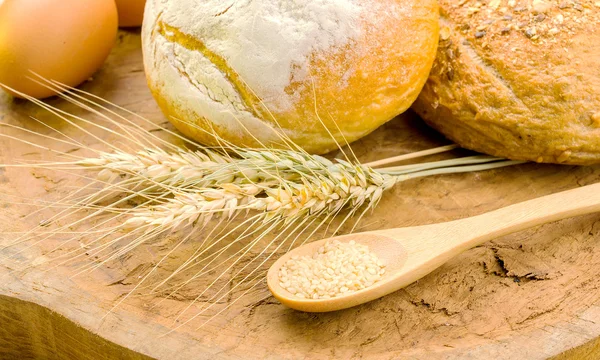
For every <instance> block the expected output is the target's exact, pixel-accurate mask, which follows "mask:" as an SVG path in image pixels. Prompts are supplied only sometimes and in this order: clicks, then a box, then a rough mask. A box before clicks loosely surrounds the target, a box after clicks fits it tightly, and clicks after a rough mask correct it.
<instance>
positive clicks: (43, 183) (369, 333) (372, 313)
mask: <svg viewBox="0 0 600 360" xmlns="http://www.w3.org/2000/svg"><path fill="white" fill-rule="evenodd" d="M82 88H83V89H85V90H87V91H90V92H91V93H93V94H95V95H98V96H100V97H103V98H105V99H107V100H109V101H111V102H114V103H116V104H118V105H121V106H124V107H125V108H127V109H129V110H131V111H133V112H135V113H137V114H140V115H142V116H145V117H147V118H149V119H151V120H153V121H155V122H156V123H159V124H166V119H165V118H164V116H163V115H162V114H161V113H160V112H159V110H158V108H157V106H156V104H155V102H154V100H153V99H152V97H151V95H150V93H149V91H148V89H147V87H146V84H145V78H144V73H143V66H142V59H141V51H140V38H139V34H137V33H135V32H121V33H120V36H119V43H118V46H117V47H116V48H115V50H114V51H113V53H112V54H111V57H110V58H109V60H108V62H107V63H106V65H105V66H104V68H103V69H102V70H101V71H100V72H99V73H98V74H96V75H95V76H94V78H93V79H92V80H90V81H89V82H87V83H86V84H84V85H83V86H82ZM48 102H49V103H51V104H52V105H54V106H57V107H59V108H62V109H66V110H68V111H71V112H73V113H76V114H80V115H84V116H87V117H89V118H93V115H89V113H88V112H87V111H86V110H83V109H79V108H77V107H75V106H74V105H71V104H67V103H65V102H64V101H62V100H60V99H50V100H48ZM32 116H33V117H35V118H37V119H39V120H41V121H42V122H44V123H47V124H52V125H54V126H57V127H59V128H60V129H61V131H64V132H65V133H67V134H69V133H70V132H71V131H72V130H73V129H71V128H69V127H68V126H66V125H64V124H60V123H59V122H57V121H56V119H55V118H54V116H53V115H51V114H49V113H47V112H45V111H43V110H41V109H40V108H39V107H37V106H35V105H34V104H31V103H27V102H25V101H21V100H14V99H11V98H10V97H8V96H6V95H2V96H1V97H0V118H1V121H2V122H4V123H9V124H14V125H19V126H23V127H26V128H28V129H31V130H34V131H36V132H41V133H48V134H49V133H50V130H49V129H48V128H46V127H44V126H42V125H40V124H39V123H36V122H35V121H33V120H32V119H31V118H30V117H32ZM0 131H1V132H3V133H9V132H10V133H13V132H12V130H11V129H6V128H0ZM13 134H14V133H13ZM21 136H22V138H24V139H33V138H30V136H29V135H27V134H22V135H21ZM80 140H81V141H85V142H86V143H87V144H88V145H89V146H92V147H95V148H102V144H101V143H100V142H98V141H94V139H90V138H85V137H82V138H81V139H80ZM105 140H106V141H114V139H112V138H111V137H110V136H108V135H107V137H106V139H105ZM446 143H447V141H446V140H445V139H443V138H442V137H441V136H439V135H437V134H436V133H435V132H433V131H432V130H430V129H428V128H427V127H426V126H425V125H423V123H422V122H421V121H420V119H418V118H417V117H416V116H414V115H413V114H411V113H408V114H405V115H403V116H401V117H398V118H397V119H395V120H393V121H391V122H389V123H388V124H387V125H385V126H383V127H382V128H380V129H378V130H377V131H375V132H374V133H372V134H371V135H370V136H368V137H366V138H364V139H363V140H360V141H358V142H356V143H355V144H353V149H354V151H355V153H356V154H357V156H358V157H359V158H360V159H361V160H362V161H372V160H376V159H379V158H383V157H387V156H393V155H398V154H402V153H406V152H411V151H417V150H422V149H426V148H430V147H434V146H439V145H443V144H446ZM63 150H71V151H74V152H77V151H80V149H63ZM458 153H460V151H459V152H458ZM458 153H457V154H458ZM335 155H336V154H332V156H335ZM51 158H52V154H48V153H47V152H44V151H42V150H40V149H35V148H32V147H31V146H28V145H24V144H21V143H19V142H16V141H9V140H7V139H1V140H0V163H9V162H10V163H14V162H15V161H23V160H25V161H31V160H35V161H39V160H48V159H51ZM78 181H80V180H78V179H74V178H73V177H72V176H69V175H67V174H63V173H57V172H50V171H48V170H40V169H34V170H32V169H29V168H0V193H1V196H0V228H2V235H1V236H2V237H1V238H0V246H2V245H3V244H4V245H5V244H8V243H9V242H11V241H12V240H14V236H15V235H11V234H14V233H15V232H18V231H23V230H26V229H28V228H30V227H31V226H33V225H35V224H37V223H38V222H39V221H40V220H43V219H44V216H47V214H46V213H44V212H40V213H39V214H35V215H31V214H32V212H33V210H34V208H33V207H32V206H30V205H28V204H26V202H27V201H25V200H24V199H46V198H48V199H52V198H54V199H55V198H57V197H60V196H63V195H65V194H68V193H69V192H70V191H72V190H73V187H76V186H78V184H79V182H78ZM598 181H600V167H575V166H553V165H539V164H526V165H520V166H515V167H511V168H504V169H498V170H491V171H486V172H479V173H468V174H457V175H444V176H436V177H430V178H423V179H416V180H412V181H408V182H404V183H400V184H399V185H397V186H396V187H395V188H394V189H393V190H392V191H390V192H388V193H387V194H386V195H384V199H383V201H382V202H381V203H380V204H379V206H378V207H377V208H376V209H375V210H374V211H373V212H372V213H369V214H368V215H367V216H365V218H364V219H363V220H362V223H361V224H362V225H361V227H360V230H375V229H385V228H391V227H401V226H414V225H421V224H429V223H434V222H440V221H447V220H453V219H459V218H464V217H468V216H473V215H477V214H481V213H483V212H486V211H490V210H493V209H497V208H500V207H504V206H507V205H510V204H514V203H517V202H520V201H523V200H527V199H532V198H535V197H539V196H542V195H546V194H551V193H555V192H558V191H562V190H566V189H570V188H575V187H578V186H582V185H586V184H592V183H595V182H598ZM27 215H30V216H27ZM348 230H349V229H348V228H344V229H343V231H348ZM174 242H175V239H172V238H168V237H167V238H165V239H161V240H159V241H157V242H154V243H150V244H146V245H144V246H142V247H139V248H138V249H136V250H135V251H134V252H133V253H131V255H129V256H126V257H125V258H123V259H120V260H119V261H115V262H111V263H109V264H106V265H105V266H102V267H99V268H98V269H97V270H96V271H94V272H91V273H86V274H82V275H80V276H76V277H73V275H74V272H75V269H76V268H78V267H79V266H81V265H82V264H85V263H90V262H92V261H93V260H94V259H91V258H79V259H76V260H74V261H72V262H69V263H67V264H65V265H61V266H56V265H55V264H53V263H50V264H53V265H52V266H50V265H49V264H47V263H46V262H45V260H46V259H48V258H49V257H51V256H54V255H55V254H60V253H61V252H67V251H69V250H70V248H69V246H70V245H67V244H62V243H57V242H53V241H34V242H28V243H23V244H20V245H18V246H13V247H10V248H8V249H4V250H3V252H2V254H1V256H0V283H1V284H2V285H1V286H0V296H1V297H0V300H1V301H0V313H2V314H3V316H4V314H8V315H6V319H8V318H9V317H10V318H11V319H12V320H10V321H9V320H6V323H10V324H12V325H11V327H8V326H7V327H4V328H2V331H0V344H1V345H2V348H3V349H2V350H0V355H2V356H4V354H8V355H6V356H4V357H5V358H16V357H19V358H36V357H37V358H39V356H43V357H45V358H61V359H62V358H67V359H69V358H72V359H75V358H80V356H81V355H79V354H81V353H82V351H83V353H86V351H87V352H88V353H95V352H99V353H102V352H103V351H104V354H105V355H106V358H141V355H140V354H135V353H133V352H128V351H126V350H124V349H121V348H119V347H118V346H123V347H125V348H127V349H130V350H133V351H135V352H138V353H141V354H144V355H147V356H150V357H153V358H160V359H192V358H193V359H240V358H243V359H262V358H266V359H282V358H283V359H298V358H310V359H346V358H348V359H399V358H400V359H402V358H406V359H479V358H484V359H487V358H496V359H547V358H551V357H553V356H558V358H560V359H567V358H577V359H593V358H597V357H599V356H600V352H599V351H598V340H597V337H598V336H599V335H600V291H598V287H599V286H600V279H599V278H598V276H597V272H598V269H599V267H600V214H592V215H585V216H580V217H576V218H571V219H567V220H563V221H558V222H554V223H550V224H547V225H543V226H540V227H537V228H534V229H530V230H526V231H522V232H519V233H516V234H513V235H510V236H506V237H503V238H500V239H497V240H494V241H491V242H489V243H486V244H484V245H482V246H479V247H476V248H474V249H471V250H469V251H467V252H465V253H463V254H461V255H459V256H458V257H456V258H454V259H452V260H451V261H449V262H448V263H446V264H445V265H443V266H442V267H440V268H439V269H437V270H435V271H434V272H433V273H431V274H429V275H428V276H426V277H425V278H423V279H421V280H419V281H418V282H416V283H414V284H412V285H409V286H408V287H406V288H404V289H402V290H400V291H397V292H395V293H393V294H390V295H388V296H385V297H383V298H381V299H378V300H375V301H372V302H370V303H368V304H365V305H362V306H358V307H355V308H351V309H348V310H343V311H338V312H333V313H325V314H307V313H301V312H297V311H293V310H290V309H287V308H285V307H284V306H282V305H281V304H279V303H278V302H277V301H276V300H275V299H274V298H272V297H270V296H269V294H268V291H267V289H266V286H265V285H264V284H261V285H259V286H257V288H256V289H255V290H254V291H253V292H252V296H249V297H247V298H245V299H244V300H243V301H239V302H236V303H233V304H231V303H230V302H231V301H232V300H231V299H232V298H228V299H224V300H223V301H222V302H221V303H219V304H216V305H215V307H216V309H225V308H226V307H228V306H229V307H228V308H227V309H226V310H224V311H223V313H222V314H220V315H219V316H217V317H216V318H214V319H213V320H212V321H210V322H208V323H207V324H206V325H204V326H203V327H201V328H197V327H198V325H200V324H203V323H204V321H205V320H207V319H206V318H203V319H198V321H197V322H192V323H191V324H190V326H184V327H179V328H177V329H176V330H174V331H170V330H171V329H174V328H175V326H176V325H177V323H174V319H175V317H176V315H177V314H178V313H179V312H180V311H181V310H183V309H184V308H185V307H186V306H188V304H190V301H191V300H192V299H194V298H195V297H196V296H197V295H198V293H199V291H200V290H199V289H200V287H201V285H202V284H203V282H204V284H205V283H206V281H209V279H200V280H199V282H198V283H195V284H194V286H190V288H186V289H183V291H182V292H181V293H180V294H179V296H177V297H175V298H172V299H165V298H164V294H162V295H161V294H155V296H154V297H136V296H133V297H131V298H129V299H127V300H126V301H124V302H123V303H122V304H121V305H120V306H119V307H117V308H116V309H115V310H113V311H112V312H110V313H109V310H110V309H111V308H112V307H113V305H114V304H115V303H116V301H118V300H119V299H121V298H122V297H123V296H124V294H127V293H128V292H129V291H130V290H131V289H132V288H133V286H135V283H136V279H138V278H139V276H140V274H141V273H143V271H144V269H148V268H149V267H150V266H151V265H152V264H155V263H156V261H157V260H156V259H160V258H161V257H162V256H163V255H165V254H166V253H167V252H168V250H169V249H170V248H171V247H170V245H172V244H173V243H174ZM75 245H77V244H75ZM193 245H194V244H193V243H191V244H188V245H187V247H186V246H184V247H183V248H182V249H181V251H176V252H174V253H173V254H172V256H171V257H170V258H169V261H170V262H173V263H174V264H175V263H177V262H178V261H179V260H181V259H184V258H185V257H186V254H189V252H190V251H193V249H194V247H193ZM38 264H39V265H38ZM165 266H166V270H168V264H166V265H165ZM166 270H165V271H166ZM238 280H239V279H238V278H236V277H234V276H231V277H230V278H228V279H227V281H229V283H230V284H234V283H235V282H236V281H238ZM240 291H241V290H240ZM7 299H9V300H7ZM10 299H14V300H10ZM21 300H23V301H21ZM159 300H162V301H160V302H159ZM28 302H29V303H28ZM30 303H34V304H37V305H40V306H42V307H45V308H47V309H48V310H47V311H46V310H39V308H37V307H36V308H35V309H37V310H31V309H33V308H30V307H31V306H33V307H35V305H32V304H30ZM28 307H29V308H28ZM28 309H29V310H28ZM192 310H193V308H192ZM10 314H12V315H10ZM23 314H27V316H28V317H24V315H23ZM56 316H58V317H59V318H60V319H64V320H60V321H57V320H53V319H52V318H53V317H56ZM63 317H64V318H63ZM67 319H68V320H67ZM69 320H70V321H69ZM3 321H4V320H3ZM19 324H21V325H19ZM26 324H29V327H28V328H27V329H26V330H24V329H23V327H25V326H28V325H26ZM32 324H40V325H39V326H37V325H36V326H33V325H32ZM41 324H44V325H41ZM0 328H1V327H0ZM81 328H84V329H87V330H89V331H90V332H91V333H92V334H89V335H82V333H81V330H80V329H81ZM49 332H53V333H54V334H53V335H52V336H50V335H48V333H49ZM57 334H61V335H65V336H57ZM93 335H97V336H99V337H101V338H103V339H105V340H106V341H107V342H113V343H115V344H117V345H118V346H117V345H115V344H112V345H107V344H108V343H102V342H101V341H97V338H96V337H94V336H93ZM40 339H41V340H40ZM48 339H53V340H52V341H58V342H60V343H61V345H64V346H50V347H48V346H47V343H48V341H50V340H48ZM42 347H45V348H43V349H42ZM103 349H104V350H103ZM119 349H121V350H119ZM2 351H3V352H2ZM36 354H44V355H36Z"/></svg>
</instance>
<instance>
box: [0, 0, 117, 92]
mask: <svg viewBox="0 0 600 360" xmlns="http://www.w3.org/2000/svg"><path fill="white" fill-rule="evenodd" d="M116 34H117V8H116V6H115V3H114V0H85V1H82V0H4V1H0V83H3V84H5V85H7V86H9V87H11V88H14V89H15V90H18V91H20V92H23V93H25V94H27V95H30V96H33V97H36V98H44V97H48V96H51V95H54V94H55V92H54V91H52V90H49V89H47V88H45V87H43V86H42V85H39V84H37V83H35V82H34V81H32V80H30V79H28V77H31V76H32V72H31V71H33V72H35V73H37V74H39V75H41V76H43V77H45V78H47V79H52V80H57V81H59V82H61V83H64V84H67V85H70V86H77V85H79V84H80V83H82V82H83V81H85V80H86V79H88V78H89V77H90V76H91V75H92V74H93V73H94V72H95V71H96V70H98V69H99V68H100V66H102V63H103V62H104V60H105V59H106V57H107V56H108V54H109V53H110V50H111V48H112V47H113V45H114V42H115V38H116Z"/></svg>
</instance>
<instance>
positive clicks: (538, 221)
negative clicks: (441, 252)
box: [457, 183, 600, 248]
mask: <svg viewBox="0 0 600 360" xmlns="http://www.w3.org/2000/svg"><path fill="white" fill-rule="evenodd" d="M594 212H600V183H597V184H593V185H587V186H582V187H579V188H576V189H572V190H567V191H563V192H559V193H556V194H552V195H547V196H543V197H540V198H537V199H533V200H528V201H524V202H521V203H518V204H514V205H510V206H507V207H504V208H501V209H498V210H494V211H491V212H488V213H485V214H481V215H478V216H473V217H471V218H468V219H464V220H457V221H459V222H463V226H465V228H464V230H465V231H468V232H469V233H470V236H468V237H467V238H469V239H468V240H466V241H465V244H464V247H463V246H461V248H470V247H473V246H476V245H479V244H481V243H484V242H486V241H489V240H492V239H495V238H498V237H501V236H504V235H508V234H512V233H514V232H517V231H520V230H525V229H528V228H531V227H534V226H537V225H542V224H546V223H548V222H552V221H557V220H561V219H566V218H569V217H573V216H578V215H585V214H590V213H594Z"/></svg>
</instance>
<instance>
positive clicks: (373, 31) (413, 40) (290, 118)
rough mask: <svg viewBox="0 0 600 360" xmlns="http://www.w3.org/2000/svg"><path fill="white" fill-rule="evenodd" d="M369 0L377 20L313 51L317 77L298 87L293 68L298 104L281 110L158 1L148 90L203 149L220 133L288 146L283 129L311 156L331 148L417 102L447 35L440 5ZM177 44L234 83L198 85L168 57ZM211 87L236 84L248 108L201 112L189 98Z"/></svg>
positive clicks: (148, 22)
mask: <svg viewBox="0 0 600 360" xmlns="http://www.w3.org/2000/svg"><path fill="white" fill-rule="evenodd" d="M367 3H373V4H376V5H377V6H375V7H373V8H371V9H369V11H368V12H365V14H363V15H364V16H365V19H366V17H369V19H370V20H373V19H375V20H376V21H364V22H363V21H361V24H362V25H361V27H362V32H361V34H362V35H361V36H360V37H358V38H355V39H353V40H352V43H351V44H349V45H348V46H343V47H341V48H336V49H333V50H332V51H330V52H327V53H313V54H312V55H311V56H310V58H309V65H308V68H309V69H310V72H311V76H308V77H306V78H304V79H300V80H299V81H296V80H295V78H294V73H293V71H292V72H291V75H290V76H291V78H290V84H289V85H288V86H287V87H286V88H285V91H284V92H285V93H283V94H281V95H282V96H289V97H290V98H293V99H296V100H295V101H294V103H293V106H292V107H290V108H289V109H281V108H278V107H277V106H276V104H275V102H274V101H275V100H276V99H269V98H268V97H266V96H264V95H263V94H261V93H260V89H244V88H243V86H242V85H239V84H241V83H242V82H241V81H239V79H238V80H236V79H234V77H235V76H236V73H237V70H236V69H235V68H234V66H233V65H231V62H229V59H228V58H227V56H224V55H222V54H220V53H218V51H217V50H214V49H212V48H210V47H209V46H206V47H207V49H205V50H206V51H204V53H203V55H202V54H199V51H200V50H199V49H200V48H201V47H202V46H205V45H203V44H205V43H206V42H205V41H204V40H205V39H202V38H200V37H198V36H195V35H191V34H189V33H186V31H185V29H182V28H177V29H175V28H173V27H172V25H171V24H170V23H169V16H168V14H165V13H164V12H163V11H164V10H165V9H164V8H161V6H162V5H161V3H160V2H158V1H152V0H150V1H148V5H147V9H146V14H145V17H146V18H145V20H144V27H143V30H142V36H143V47H144V63H145V67H146V74H147V78H148V84H149V87H150V89H151V91H152V94H153V95H154V97H155V98H156V100H157V102H158V103H159V105H160V107H161V109H162V110H163V112H164V113H165V114H166V115H167V116H168V117H169V119H170V120H171V121H172V122H173V123H174V124H175V126H176V127H177V128H178V129H179V130H180V131H182V132H183V133H184V134H186V135H187V136H189V137H191V138H193V139H195V140H198V141H200V142H202V143H205V144H212V143H214V139H213V138H212V136H210V135H209V134H208V133H207V132H216V133H217V134H218V135H219V136H220V137H222V138H223V139H225V140H228V141H230V142H232V143H234V144H236V145H240V146H249V147H257V146H261V145H262V144H264V145H266V146H275V147H281V146H284V147H285V146H289V145H285V144H284V143H283V141H282V140H281V139H280V138H279V136H278V135H277V134H276V133H275V131H274V129H277V130H278V131H281V132H283V133H285V134H286V135H287V136H288V137H289V138H290V139H291V140H292V141H293V142H295V143H296V144H298V145H300V146H301V147H303V148H304V149H305V150H307V151H309V152H311V153H325V152H328V151H330V150H333V149H335V148H337V147H338V143H339V144H344V143H345V142H352V141H354V140H356V139H359V138H360V137H362V136H365V135H366V134H368V133H370V132H371V131H373V130H374V129H376V128H377V127H379V126H380V125H382V124H383V123H385V122H387V121H389V120H391V119H392V118H394V117H395V116H396V115H398V114H400V113H402V112H403V111H405V110H406V109H407V108H408V107H409V106H410V104H411V103H412V102H413V101H414V99H415V98H416V97H417V96H418V93H419V92H420V90H421V88H422V86H423V84H424V83H425V81H426V79H427V75H428V73H429V70H430V68H431V65H432V63H433V59H434V58H435V53H436V48H437V38H438V31H439V22H438V20H437V19H438V5H437V1H436V0H373V1H368V2H367ZM190 11H193V10H192V9H191V10H190ZM229 11H232V10H229ZM165 29H166V31H165ZM173 34H175V36H173ZM200 42H203V43H200ZM173 44H176V45H178V46H181V47H185V48H186V51H189V53H190V54H191V55H189V56H192V57H194V59H195V60H194V61H196V60H197V61H204V60H203V59H206V58H209V57H210V58H211V61H212V62H213V64H215V63H218V64H219V66H220V71H221V73H223V74H225V76H223V77H224V78H225V77H226V78H227V82H228V83H226V82H222V84H221V85H219V83H218V81H215V84H212V85H211V84H207V83H206V82H205V83H202V84H194V76H195V75H194V74H192V73H191V71H192V69H190V67H188V68H187V69H186V67H185V66H180V65H178V64H176V63H175V62H174V61H172V59H170V56H171V54H170V53H169V52H171V51H172V50H171V49H172V47H171V45H173ZM209 51H214V52H215V53H210V54H209V53H208V52H209ZM249 61H250V60H249ZM188 63H189V62H188ZM207 65H210V64H207ZM264 72H265V73H268V72H269V69H268V68H265V69H264ZM263 75H264V74H263ZM258 76H260V74H259V75H258ZM244 80H247V79H244ZM244 83H249V82H248V81H244ZM203 86H207V87H211V86H212V89H210V91H212V92H217V91H216V90H215V89H216V88H218V87H219V86H222V88H225V87H227V89H226V91H232V93H233V92H234V91H233V90H231V89H229V87H233V88H235V89H234V90H235V96H236V97H237V96H239V97H240V98H241V99H242V100H240V101H239V103H240V104H241V103H244V104H245V107H244V106H238V107H237V108H235V107H229V108H227V111H223V110H216V109H217V108H218V107H220V106H222V104H218V103H216V102H214V103H209V102H208V101H207V102H206V106H203V107H201V106H199V105H198V104H194V103H192V102H190V101H187V100H186V99H185V98H184V97H186V96H196V97H197V98H199V97H200V96H204V94H205V91H204V90H203V88H202V87H203ZM224 91H225V90H224ZM248 104H249V105H248ZM228 112H229V113H228ZM323 124H324V125H325V126H326V127H327V129H326V128H325V126H323ZM246 129H247V130H248V131H246ZM330 133H332V134H333V135H334V138H332V136H331V134H330ZM259 141H260V143H259Z"/></svg>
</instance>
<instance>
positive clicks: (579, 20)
mask: <svg viewBox="0 0 600 360" xmlns="http://www.w3.org/2000/svg"><path fill="white" fill-rule="evenodd" d="M444 2H445V3H446V5H442V6H443V7H444V6H445V7H447V8H452V9H453V10H454V11H458V12H459V13H460V14H461V15H462V17H463V18H464V19H465V21H463V23H462V24H461V25H460V30H461V32H462V33H463V34H465V35H467V36H468V37H473V38H475V39H478V40H481V41H485V40H486V38H487V37H489V36H502V35H508V34H511V33H513V32H518V33H520V34H522V35H523V36H525V37H526V38H529V39H530V40H532V41H535V40H538V41H541V42H546V41H548V42H557V41H558V39H557V38H558V34H561V33H562V34H568V35H573V34H575V32H576V31H577V30H579V29H581V28H584V27H585V28H588V27H589V28H590V31H595V28H596V27H597V26H598V22H599V21H600V1H598V0H459V1H455V0H452V1H449V0H446V1H444ZM443 33H444V30H443V29H442V34H443ZM442 39H443V36H442ZM484 47H485V46H484Z"/></svg>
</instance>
